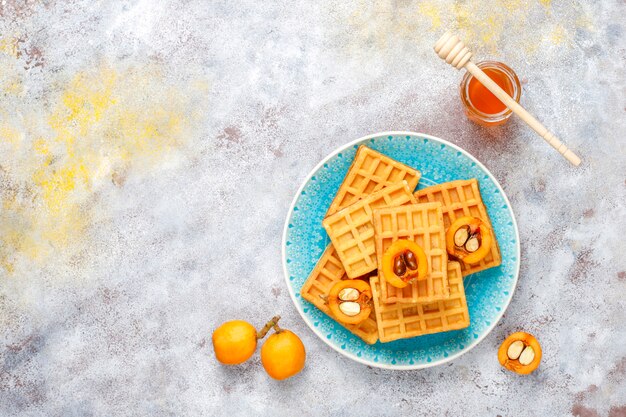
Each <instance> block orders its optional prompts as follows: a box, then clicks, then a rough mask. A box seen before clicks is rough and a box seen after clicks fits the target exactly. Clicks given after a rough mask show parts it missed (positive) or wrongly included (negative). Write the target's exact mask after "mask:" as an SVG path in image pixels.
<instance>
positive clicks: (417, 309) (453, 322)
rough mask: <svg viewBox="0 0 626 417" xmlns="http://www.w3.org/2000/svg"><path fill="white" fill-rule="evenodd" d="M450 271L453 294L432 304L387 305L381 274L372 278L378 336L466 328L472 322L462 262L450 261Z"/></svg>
mask: <svg viewBox="0 0 626 417" xmlns="http://www.w3.org/2000/svg"><path fill="white" fill-rule="evenodd" d="M447 271H448V277H449V282H450V297H449V298H448V299H446V300H440V301H435V302H432V303H422V304H402V303H391V304H385V303H383V302H382V300H381V284H380V281H379V279H378V277H372V278H371V279H370V285H371V286H372V294H373V297H374V310H375V311H376V322H377V324H378V337H379V339H380V341H381V342H383V343H385V342H391V341H393V340H398V339H407V338H410V337H415V336H422V335H425V334H431V333H438V332H446V331H449V330H458V329H464V328H466V327H468V326H469V325H470V317H469V311H468V308H467V301H466V299H465V288H464V287H463V276H462V275H461V267H460V265H459V263H458V262H449V263H448V265H447Z"/></svg>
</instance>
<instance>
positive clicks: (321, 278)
mask: <svg viewBox="0 0 626 417" xmlns="http://www.w3.org/2000/svg"><path fill="white" fill-rule="evenodd" d="M342 279H348V276H347V275H346V272H345V270H344V269H343V265H341V261H340V260H339V258H338V257H337V252H336V251H335V248H334V247H333V245H328V246H327V247H326V250H325V251H324V253H323V254H322V257H321V258H320V260H319V261H318V262H317V264H316V265H315V268H313V272H311V275H309V277H308V278H307V280H306V281H305V283H304V285H303V286H302V289H301V290H300V295H301V296H302V298H304V299H305V300H307V301H309V302H310V303H312V304H313V305H314V306H315V307H317V308H319V309H320V310H322V311H323V312H324V313H326V314H327V315H328V316H330V317H333V316H332V313H331V312H330V309H329V308H328V306H327V305H326V303H325V301H324V299H323V298H322V297H323V296H325V295H327V294H328V293H329V292H330V289H331V288H332V286H333V285H335V283H336V282H337V281H340V280H342ZM338 323H339V322H338ZM341 324H342V325H343V326H344V327H345V328H346V329H348V330H350V331H351V332H352V333H354V334H355V335H357V336H358V337H360V338H361V339H363V340H364V341H365V343H368V344H373V343H376V341H377V340H378V327H377V326H376V315H375V313H374V310H372V314H370V316H369V317H368V318H367V319H366V320H365V321H364V322H362V323H359V324H343V323H341Z"/></svg>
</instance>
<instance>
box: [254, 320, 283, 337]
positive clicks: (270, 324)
mask: <svg viewBox="0 0 626 417" xmlns="http://www.w3.org/2000/svg"><path fill="white" fill-rule="evenodd" d="M278 320H280V316H274V317H272V319H271V320H270V321H268V322H267V323H265V326H263V328H262V329H261V330H260V331H258V332H256V338H257V339H263V338H264V337H265V335H266V334H267V332H269V331H270V329H271V328H272V327H273V328H274V331H276V332H278V331H279V330H280V327H278Z"/></svg>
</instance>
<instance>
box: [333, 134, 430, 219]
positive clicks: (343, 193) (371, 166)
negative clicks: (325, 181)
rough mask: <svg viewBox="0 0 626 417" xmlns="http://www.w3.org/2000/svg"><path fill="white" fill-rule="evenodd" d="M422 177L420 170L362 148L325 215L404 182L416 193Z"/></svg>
mask: <svg viewBox="0 0 626 417" xmlns="http://www.w3.org/2000/svg"><path fill="white" fill-rule="evenodd" d="M420 177H421V173H420V172H419V171H418V170H416V169H413V168H411V167H409V166H407V165H404V164H402V163H400V162H398V161H395V160H393V159H391V158H389V157H388V156H386V155H383V154H381V153H379V152H376V151H374V150H372V149H370V148H368V147H367V146H365V145H361V146H359V149H358V150H357V152H356V155H355V157H354V161H353V162H352V165H351V166H350V169H349V170H348V173H347V174H346V176H345V178H344V180H343V182H342V183H341V185H340V186H339V190H338V191H337V194H336V195H335V198H334V199H333V201H332V203H330V207H329V209H328V211H327V212H326V216H330V215H331V214H334V213H336V212H337V211H339V210H341V209H342V208H344V207H347V206H349V205H350V204H353V203H356V202H357V201H359V200H360V199H362V198H363V197H365V196H367V195H369V194H372V193H375V192H376V191H379V190H380V189H382V188H384V187H386V186H389V185H393V184H398V183H400V182H402V181H403V180H404V181H406V182H407V184H408V185H409V188H410V189H411V190H414V189H415V187H417V183H418V182H419V179H420Z"/></svg>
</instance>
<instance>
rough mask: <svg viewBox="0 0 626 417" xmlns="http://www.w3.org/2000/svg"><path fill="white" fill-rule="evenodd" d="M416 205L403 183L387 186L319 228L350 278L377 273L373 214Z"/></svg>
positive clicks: (331, 216)
mask: <svg viewBox="0 0 626 417" xmlns="http://www.w3.org/2000/svg"><path fill="white" fill-rule="evenodd" d="M407 203H415V197H413V194H412V193H411V189H410V188H409V185H408V184H407V182H406V181H402V182H401V183H400V184H394V185H390V186H388V187H385V188H383V189H381V190H380V191H377V192H375V193H374V194H371V195H369V196H367V197H365V198H363V199H362V200H359V201H357V202H356V203H354V204H352V205H350V206H348V207H346V208H344V209H342V210H339V211H338V212H336V213H335V214H332V215H330V216H328V217H326V218H325V219H324V221H323V222H322V224H323V225H324V228H325V229H326V232H328V236H329V237H330V240H331V242H332V244H333V246H334V247H335V249H336V250H337V255H338V256H339V259H340V260H341V263H342V264H343V267H344V269H345V270H346V275H348V277H350V278H357V277H359V276H361V275H365V274H367V273H369V272H371V271H373V270H375V269H376V265H377V262H376V245H375V241H374V225H373V224H372V218H373V212H374V210H375V209H378V208H383V207H395V206H400V205H402V204H407Z"/></svg>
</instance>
